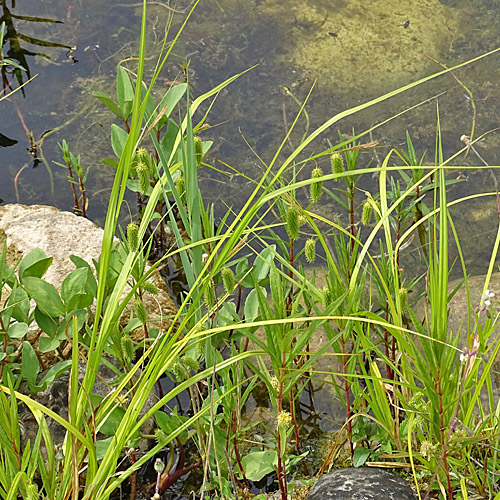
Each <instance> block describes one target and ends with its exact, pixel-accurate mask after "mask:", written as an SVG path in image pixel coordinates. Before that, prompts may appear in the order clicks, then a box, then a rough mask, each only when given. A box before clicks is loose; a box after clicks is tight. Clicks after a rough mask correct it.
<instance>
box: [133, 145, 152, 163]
mask: <svg viewBox="0 0 500 500" xmlns="http://www.w3.org/2000/svg"><path fill="white" fill-rule="evenodd" d="M135 157H136V158H137V161H138V162H141V161H142V162H143V163H146V161H147V158H148V157H149V155H148V152H147V151H146V149H145V148H137V151H136V152H135Z"/></svg>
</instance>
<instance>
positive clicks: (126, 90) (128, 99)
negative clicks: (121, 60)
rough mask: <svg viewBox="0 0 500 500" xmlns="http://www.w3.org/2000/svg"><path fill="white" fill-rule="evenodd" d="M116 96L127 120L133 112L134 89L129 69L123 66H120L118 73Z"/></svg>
mask: <svg viewBox="0 0 500 500" xmlns="http://www.w3.org/2000/svg"><path fill="white" fill-rule="evenodd" d="M116 96H117V98H118V104H119V106H120V109H121V111H122V116H121V118H122V120H124V121H126V120H128V118H129V117H130V113H131V112H132V101H133V100H134V89H133V88H132V82H131V81H130V77H129V76H128V73H127V71H126V70H125V68H124V67H123V66H119V67H118V75H117V77H116Z"/></svg>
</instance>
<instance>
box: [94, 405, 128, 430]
mask: <svg viewBox="0 0 500 500" xmlns="http://www.w3.org/2000/svg"><path fill="white" fill-rule="evenodd" d="M123 415H125V410H124V409H123V408H121V407H120V406H117V407H116V408H115V409H114V410H113V411H112V412H111V413H110V414H109V415H108V416H107V417H106V420H105V421H104V423H103V424H102V425H99V431H100V432H102V433H103V434H106V436H114V435H115V434H116V430H117V429H118V426H119V425H120V423H121V421H122V418H123Z"/></svg>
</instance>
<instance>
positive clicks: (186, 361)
mask: <svg viewBox="0 0 500 500" xmlns="http://www.w3.org/2000/svg"><path fill="white" fill-rule="evenodd" d="M181 363H182V364H183V365H184V366H185V367H186V368H189V370H191V371H194V372H197V371H198V370H199V369H200V363H198V361H196V359H194V358H192V357H191V356H182V358H181Z"/></svg>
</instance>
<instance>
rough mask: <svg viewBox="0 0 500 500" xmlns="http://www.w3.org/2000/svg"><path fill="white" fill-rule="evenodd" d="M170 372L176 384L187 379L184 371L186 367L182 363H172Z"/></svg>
mask: <svg viewBox="0 0 500 500" xmlns="http://www.w3.org/2000/svg"><path fill="white" fill-rule="evenodd" d="M170 370H171V372H172V373H173V375H174V377H175V379H176V380H177V381H178V382H183V381H184V380H187V379H188V376H189V375H188V373H187V371H186V367H185V366H184V365H183V364H182V363H174V364H173V365H172V367H171V368H170Z"/></svg>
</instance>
